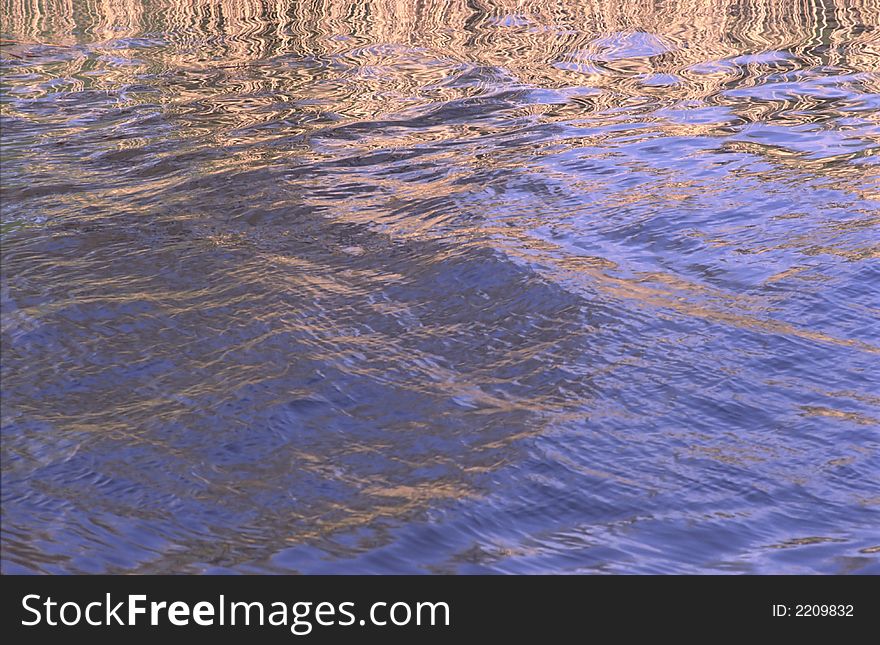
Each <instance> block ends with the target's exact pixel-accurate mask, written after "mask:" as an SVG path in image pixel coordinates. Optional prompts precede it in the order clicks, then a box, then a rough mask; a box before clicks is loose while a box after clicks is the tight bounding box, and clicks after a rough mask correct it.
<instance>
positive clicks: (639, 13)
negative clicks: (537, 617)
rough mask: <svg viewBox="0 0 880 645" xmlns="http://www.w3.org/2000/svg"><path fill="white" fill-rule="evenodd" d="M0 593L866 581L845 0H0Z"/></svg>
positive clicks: (858, 77)
mask: <svg viewBox="0 0 880 645" xmlns="http://www.w3.org/2000/svg"><path fill="white" fill-rule="evenodd" d="M0 9H2V12H3V15H4V20H3V25H2V32H3V33H2V36H0V38H2V40H0V52H2V72H3V86H2V97H0V101H2V103H0V105H2V117H0V118H2V121H0V125H2V144H3V150H2V191H3V200H2V215H3V227H2V242H3V249H2V260H3V261H2V268H3V275H2V294H0V295H2V343H3V345H2V389H3V397H2V426H3V442H2V460H3V468H2V484H3V485H2V508H3V523H2V538H3V540H2V554H3V557H2V566H3V571H4V572H10V573H12V572H145V573H154V572H233V571H234V572H267V571H271V572H294V571H296V572H465V573H467V572H490V571H494V572H591V571H596V572H638V573H649V572H650V573H653V572H740V571H742V572H877V571H878V570H880V569H878V566H880V565H878V559H877V558H878V556H877V554H878V551H880V546H878V543H877V531H876V528H877V526H878V524H880V514H878V503H880V485H878V483H877V482H878V473H880V464H878V459H877V447H878V441H877V436H878V435H877V427H878V424H880V396H878V392H880V388H878V379H877V377H876V374H877V373H880V370H878V355H880V333H878V327H877V324H876V319H877V314H878V308H877V300H876V293H877V291H878V286H880V284H878V283H880V265H878V258H880V253H878V245H877V225H878V223H880V216H878V212H880V209H878V206H880V192H878V185H880V182H878V181H877V179H878V178H880V172H878V167H877V162H876V158H877V157H876V155H877V151H878V149H880V144H878V141H880V137H878V135H880V121H878V118H877V114H878V107H880V74H878V70H880V23H878V16H880V3H878V2H877V0H825V1H819V0H800V1H799V2H781V1H779V0H675V1H673V2H664V3H659V2H653V1H651V0H632V1H628V2H622V3H621V2H611V1H610V0H592V1H590V2H578V3H574V2H550V3H547V2H544V3H530V2H508V1H507V0H493V1H484V0H477V1H473V2H456V1H447V2H441V1H439V0H431V1H429V2H423V3H407V2H397V1H390V0H388V1H385V0H380V1H379V2H371V3H359V2H329V1H327V0H313V1H311V2H303V3H296V4H291V3H287V2H273V1H269V0H266V1H263V2H258V1H255V0H223V1H222V2H207V1H202V0H194V1H191V2H182V1H181V2H178V1H175V0H155V1H154V0H144V1H136V0H103V1H96V0H82V1H80V0H74V1H73V2H56V1H54V0H0Z"/></svg>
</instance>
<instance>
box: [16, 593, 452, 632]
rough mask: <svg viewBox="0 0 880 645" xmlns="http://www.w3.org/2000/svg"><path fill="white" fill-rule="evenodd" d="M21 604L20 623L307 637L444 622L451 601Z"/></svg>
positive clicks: (35, 600)
mask: <svg viewBox="0 0 880 645" xmlns="http://www.w3.org/2000/svg"><path fill="white" fill-rule="evenodd" d="M21 602H22V606H23V607H24V609H25V610H26V612H27V613H28V616H29V619H28V620H22V625H24V626H26V627H33V626H37V625H49V626H52V627H54V626H68V627H72V626H75V625H80V624H87V625H90V626H93V627H101V626H110V625H122V626H136V625H152V626H156V625H160V624H166V623H167V624H171V625H173V626H176V627H185V626H189V625H191V624H193V625H198V626H201V627H210V626H215V625H216V626H225V625H230V626H235V625H245V626H250V625H254V626H263V625H270V626H273V627H288V628H289V629H290V632H291V633H292V634H295V635H297V636H305V635H307V634H309V633H311V631H312V629H313V628H314V627H315V626H316V625H319V626H323V627H330V626H334V625H338V626H341V627H347V626H353V625H359V626H365V625H376V626H379V627H384V626H398V627H402V626H404V625H420V626H426V627H428V626H432V627H433V626H448V625H449V624H450V611H449V605H448V604H447V603H445V602H374V603H372V604H371V605H370V606H369V610H368V611H367V612H365V613H364V615H363V616H362V617H361V618H358V612H355V603H353V602H339V603H333V602H305V601H303V602H295V603H285V602H280V601H278V602H271V603H267V602H243V601H227V599H226V597H225V596H223V595H220V596H219V597H218V598H217V600H216V601H207V600H204V601H199V602H195V603H190V602H184V601H174V602H167V601H149V600H148V598H147V596H146V595H143V594H129V595H127V596H125V597H124V599H123V600H119V599H118V598H116V599H114V598H111V594H109V593H108V594H106V596H105V599H104V600H103V601H93V602H89V603H87V604H86V603H79V602H74V601H66V602H58V601H56V600H53V599H52V597H51V596H47V597H45V598H43V597H42V596H39V595H37V594H28V595H26V596H24V597H23V598H22V601H21Z"/></svg>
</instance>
